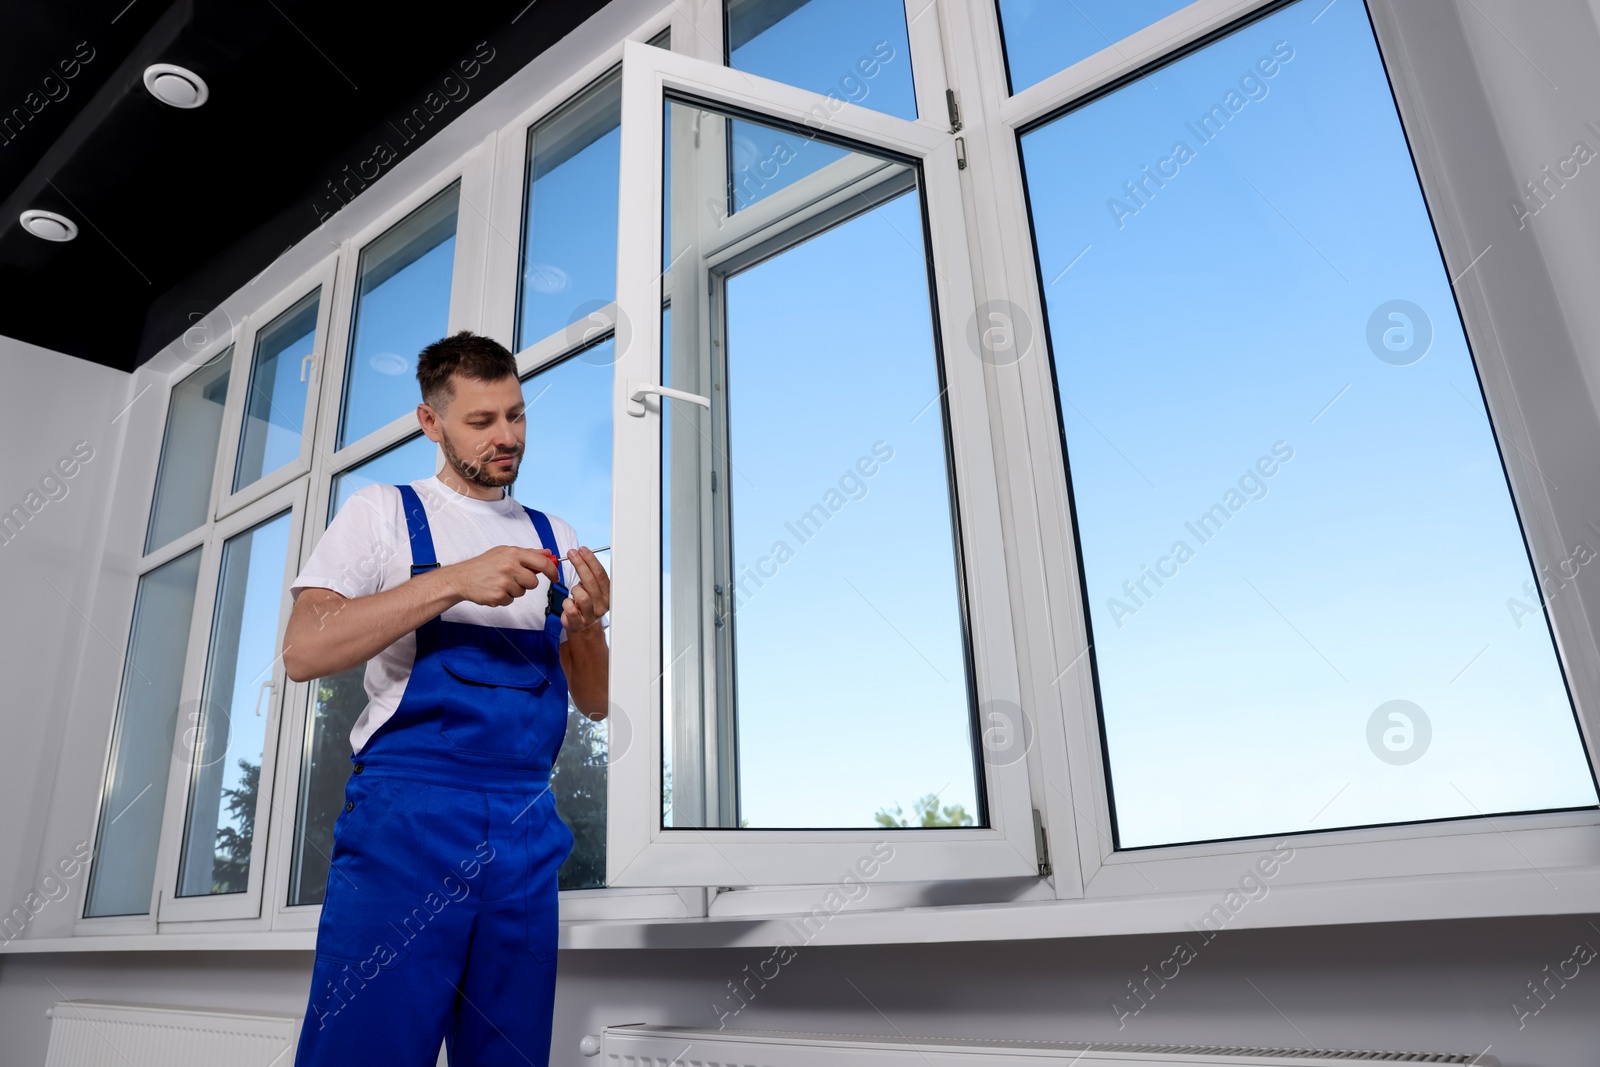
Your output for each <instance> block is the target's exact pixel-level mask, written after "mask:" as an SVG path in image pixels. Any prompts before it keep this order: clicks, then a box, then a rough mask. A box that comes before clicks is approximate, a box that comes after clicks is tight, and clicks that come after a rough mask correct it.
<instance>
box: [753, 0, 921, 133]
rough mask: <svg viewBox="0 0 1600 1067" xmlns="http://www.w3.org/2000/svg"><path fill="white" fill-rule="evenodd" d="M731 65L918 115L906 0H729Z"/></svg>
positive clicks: (875, 106) (885, 109)
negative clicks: (912, 78) (912, 76)
mask: <svg viewBox="0 0 1600 1067" xmlns="http://www.w3.org/2000/svg"><path fill="white" fill-rule="evenodd" d="M727 18H728V66H730V67H732V68H733V69H735V70H744V71H749V72H750V73H751V74H758V75H760V76H761V77H763V78H771V79H772V80H773V81H780V82H784V83H785V84H788V85H797V86H799V87H800V88H802V89H809V90H811V91H812V92H814V93H823V94H826V95H831V96H833V98H834V99H836V100H847V101H849V102H850V103H852V104H859V105H861V106H862V107H870V108H873V109H874V110H876V111H882V112H885V113H887V114H890V115H896V116H898V117H900V118H903V119H914V118H916V117H917V98H916V93H915V92H914V91H913V88H912V82H911V45H910V42H909V40H908V39H907V36H906V8H905V4H904V2H903V0H727Z"/></svg>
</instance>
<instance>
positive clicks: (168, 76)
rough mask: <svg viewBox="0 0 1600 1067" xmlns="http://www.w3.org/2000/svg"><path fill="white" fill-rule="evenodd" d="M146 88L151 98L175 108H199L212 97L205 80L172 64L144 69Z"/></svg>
mask: <svg viewBox="0 0 1600 1067" xmlns="http://www.w3.org/2000/svg"><path fill="white" fill-rule="evenodd" d="M144 87H145V88H146V89H149V90H150V95H151V96H153V97H155V98H156V99H157V100H159V101H161V102H162V103H163V104H170V105H172V106H173V107H182V108H190V107H199V106H200V105H201V104H203V103H205V102H206V99H207V98H208V97H209V96H210V95H211V90H210V89H207V88H206V82H205V79H204V78H202V77H200V75H198V74H196V73H195V72H194V71H192V70H186V69H185V68H183V67H177V66H173V65H172V64H171V63H153V64H151V65H150V66H148V67H146V68H144Z"/></svg>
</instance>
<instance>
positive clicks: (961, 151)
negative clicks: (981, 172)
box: [956, 137, 967, 170]
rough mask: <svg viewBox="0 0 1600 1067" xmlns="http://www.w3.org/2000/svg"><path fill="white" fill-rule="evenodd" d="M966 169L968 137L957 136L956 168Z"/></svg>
mask: <svg viewBox="0 0 1600 1067" xmlns="http://www.w3.org/2000/svg"><path fill="white" fill-rule="evenodd" d="M966 169H967V139H966V138H965V137H957V138H956V170H966Z"/></svg>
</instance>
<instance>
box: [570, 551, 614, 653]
mask: <svg viewBox="0 0 1600 1067" xmlns="http://www.w3.org/2000/svg"><path fill="white" fill-rule="evenodd" d="M567 559H568V560H570V561H571V563H572V566H573V567H574V569H576V570H577V572H578V584H577V585H575V586H573V587H572V589H571V591H570V595H569V596H568V597H567V602H566V603H565V604H564V605H562V607H561V625H562V626H563V627H564V628H565V629H566V631H567V633H568V634H576V633H582V632H583V631H584V630H587V629H589V628H590V627H591V626H597V625H599V623H600V619H601V618H602V617H603V616H604V615H605V613H606V612H608V611H610V610H611V576H610V575H609V574H607V573H606V569H605V568H604V567H602V566H601V565H600V560H599V559H597V558H596V557H595V554H594V553H593V552H591V551H589V550H588V549H587V548H583V547H582V546H580V547H578V548H575V549H573V550H572V551H571V552H569V553H568V554H567Z"/></svg>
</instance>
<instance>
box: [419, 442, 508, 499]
mask: <svg viewBox="0 0 1600 1067" xmlns="http://www.w3.org/2000/svg"><path fill="white" fill-rule="evenodd" d="M439 444H440V445H441V446H442V447H443V449H444V458H445V462H447V463H449V464H450V466H451V467H452V468H453V469H454V470H455V472H456V473H457V474H459V475H460V476H461V478H462V480H463V481H467V482H471V483H472V484H473V485H477V486H482V487H483V488H485V489H504V488H505V487H507V486H509V485H510V484H511V483H512V482H515V481H516V480H517V471H518V470H520V469H521V466H522V464H521V463H520V462H519V463H516V464H513V465H512V467H511V469H510V470H506V471H502V470H499V469H497V468H495V467H493V466H491V463H492V462H493V461H494V460H495V459H497V458H499V457H500V456H508V455H509V456H517V457H519V458H520V457H521V455H522V449H520V448H519V449H517V450H516V451H514V452H496V453H494V454H493V455H491V456H489V457H488V459H486V460H484V461H483V462H481V463H480V462H477V461H475V460H470V459H464V458H462V456H461V455H460V453H458V452H457V451H456V450H455V449H454V448H452V447H451V445H450V435H449V434H441V436H440V439H439Z"/></svg>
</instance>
